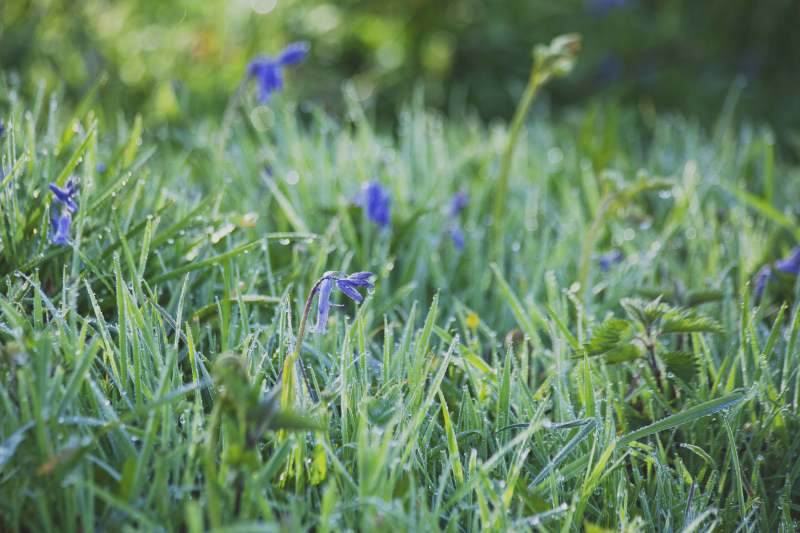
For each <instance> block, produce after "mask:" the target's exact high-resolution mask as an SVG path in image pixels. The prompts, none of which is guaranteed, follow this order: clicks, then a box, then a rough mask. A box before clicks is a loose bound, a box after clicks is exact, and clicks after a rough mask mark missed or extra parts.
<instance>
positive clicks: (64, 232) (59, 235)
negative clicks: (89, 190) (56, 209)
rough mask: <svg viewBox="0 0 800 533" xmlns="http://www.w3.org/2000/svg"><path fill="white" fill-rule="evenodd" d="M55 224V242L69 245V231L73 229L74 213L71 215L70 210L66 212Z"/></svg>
mask: <svg viewBox="0 0 800 533" xmlns="http://www.w3.org/2000/svg"><path fill="white" fill-rule="evenodd" d="M54 226H55V227H54V228H53V229H54V231H55V235H54V236H53V244H61V245H65V246H66V245H69V244H70V241H69V231H70V229H72V215H70V214H69V212H66V213H64V214H63V215H61V218H59V219H58V223H55V221H54Z"/></svg>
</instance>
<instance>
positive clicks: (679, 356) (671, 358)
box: [661, 350, 700, 385]
mask: <svg viewBox="0 0 800 533" xmlns="http://www.w3.org/2000/svg"><path fill="white" fill-rule="evenodd" d="M661 359H662V361H664V367H666V369H667V375H668V376H669V375H670V374H672V375H674V376H675V377H677V378H678V379H680V380H681V381H683V382H684V383H686V384H687V385H689V384H690V383H691V382H692V380H693V379H694V377H695V376H696V375H697V374H698V372H700V361H698V360H697V357H695V355H694V354H693V353H692V352H687V351H685V350H682V351H676V352H669V353H666V354H663V355H662V356H661Z"/></svg>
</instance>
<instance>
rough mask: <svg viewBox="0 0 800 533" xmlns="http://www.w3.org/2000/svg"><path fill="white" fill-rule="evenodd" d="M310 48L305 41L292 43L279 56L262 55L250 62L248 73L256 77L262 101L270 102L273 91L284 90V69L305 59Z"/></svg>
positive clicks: (259, 98)
mask: <svg viewBox="0 0 800 533" xmlns="http://www.w3.org/2000/svg"><path fill="white" fill-rule="evenodd" d="M310 49H311V46H310V45H309V44H308V43H307V42H305V41H302V42H297V43H292V44H290V45H288V46H287V47H286V48H284V49H283V50H281V52H280V54H278V57H277V58H275V57H271V56H268V55H262V56H259V57H257V58H255V59H253V60H252V61H251V62H250V64H249V65H248V66H247V75H248V76H252V77H253V78H255V79H256V83H257V84H258V100H259V101H260V102H262V103H263V102H269V100H270V98H271V95H272V93H273V92H275V91H282V90H283V69H284V68H285V67H292V66H294V65H298V64H300V63H302V62H303V61H305V59H306V57H308V51H309V50H310Z"/></svg>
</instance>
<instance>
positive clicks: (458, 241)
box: [448, 225, 465, 252]
mask: <svg viewBox="0 0 800 533" xmlns="http://www.w3.org/2000/svg"><path fill="white" fill-rule="evenodd" d="M448 233H449V234H450V238H451V239H453V244H454V245H455V247H456V250H458V251H459V252H463V251H464V245H465V241H464V232H463V231H461V228H460V227H458V226H455V225H454V226H453V227H452V228H450V231H449V232H448Z"/></svg>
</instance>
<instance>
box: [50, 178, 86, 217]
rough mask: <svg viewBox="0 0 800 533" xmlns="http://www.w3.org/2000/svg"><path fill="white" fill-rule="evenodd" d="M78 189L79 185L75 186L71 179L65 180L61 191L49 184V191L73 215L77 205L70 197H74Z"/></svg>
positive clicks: (53, 184) (59, 188) (54, 185)
mask: <svg viewBox="0 0 800 533" xmlns="http://www.w3.org/2000/svg"><path fill="white" fill-rule="evenodd" d="M79 189H80V185H76V184H75V182H74V181H73V180H72V178H67V182H66V183H65V184H64V188H63V189H62V188H61V187H59V186H58V185H56V184H55V183H51V184H50V190H51V191H53V194H54V195H55V197H56V198H57V199H58V201H59V202H61V203H62V204H64V205H66V206H67V209H69V210H70V211H71V212H73V213H75V212H77V211H78V204H76V203H75V200H73V199H72V197H73V196H75V193H77V192H78V190H79Z"/></svg>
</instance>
